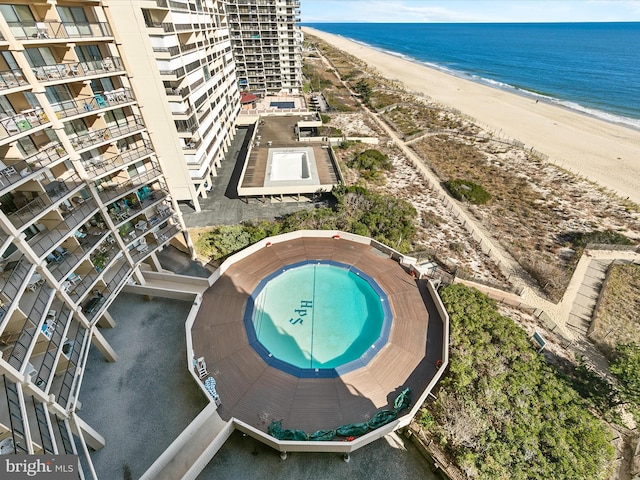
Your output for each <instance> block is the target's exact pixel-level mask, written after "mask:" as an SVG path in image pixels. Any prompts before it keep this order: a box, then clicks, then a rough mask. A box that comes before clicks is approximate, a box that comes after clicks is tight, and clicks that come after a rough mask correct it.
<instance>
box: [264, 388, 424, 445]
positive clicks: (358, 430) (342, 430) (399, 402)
mask: <svg viewBox="0 0 640 480" xmlns="http://www.w3.org/2000/svg"><path fill="white" fill-rule="evenodd" d="M409 405H411V389H410V388H405V389H404V390H403V391H402V392H401V393H400V395H398V396H397V397H396V399H395V400H394V402H393V410H381V411H379V412H378V413H376V414H375V415H374V416H373V418H371V420H369V421H368V422H367V423H349V424H347V425H341V426H340V427H338V428H336V429H335V430H318V431H317V432H313V433H312V434H309V435H307V433H305V432H303V431H302V430H289V429H286V428H282V420H277V421H273V422H271V425H269V428H268V429H267V432H268V433H269V435H271V436H272V437H275V438H277V439H278V440H311V441H316V442H317V441H323V442H327V441H330V440H333V439H334V438H335V437H336V436H338V437H344V438H350V437H359V436H360V435H364V434H365V433H367V432H368V431H369V430H375V429H376V428H380V427H382V426H383V425H386V424H387V423H390V422H392V421H393V420H395V419H396V418H397V417H398V414H399V413H400V411H401V410H404V409H405V408H407V407H408V406H409Z"/></svg>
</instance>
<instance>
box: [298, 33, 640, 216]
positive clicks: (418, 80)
mask: <svg viewBox="0 0 640 480" xmlns="http://www.w3.org/2000/svg"><path fill="white" fill-rule="evenodd" d="M303 31H304V32H305V33H309V34H312V35H315V36H317V37H318V38H321V39H322V40H324V41H326V42H328V43H330V44H332V45H333V46H335V47H336V48H339V49H340V50H343V51H345V52H347V53H350V54H351V55H354V56H356V57H357V58H359V59H361V60H362V61H364V62H366V63H367V64H369V65H370V66H371V67H374V68H375V69H376V70H377V71H378V72H379V73H380V74H382V75H384V76H385V77H387V78H389V79H393V80H397V81H399V82H401V83H402V84H404V85H405V87H406V88H407V90H409V91H415V92H420V93H422V94H424V95H427V96H429V97H430V98H431V99H433V100H434V101H436V102H439V103H441V104H443V105H446V106H448V107H452V108H455V109H457V110H459V111H461V112H462V113H464V114H466V115H469V116H471V117H474V118H475V119H477V120H478V122H479V125H480V126H482V127H485V128H488V129H489V130H491V131H494V132H496V133H497V132H500V133H501V134H502V135H505V136H508V137H511V138H514V139H517V140H520V141H521V142H523V143H525V145H526V147H527V148H530V147H533V148H535V149H536V150H538V151H539V152H542V153H544V154H546V155H548V156H549V161H550V162H553V163H555V164H557V165H559V166H562V167H563V168H566V169H568V170H570V171H572V172H573V173H576V174H579V175H582V176H584V177H586V178H588V179H590V180H592V181H594V182H596V183H598V184H599V185H601V186H603V187H606V188H608V189H610V190H612V191H614V192H615V193H617V194H618V195H620V196H621V197H623V198H627V197H629V199H630V200H632V201H634V202H636V203H638V204H640V131H638V130H635V129H633V128H627V127H624V126H621V125H617V124H613V123H608V122H605V121H603V120H599V119H596V118H593V117H590V116H588V115H585V114H581V113H579V112H575V111H572V110H570V109H568V108H564V107H561V106H557V105H553V104H550V103H547V102H542V101H540V102H536V101H535V100H534V99H532V98H528V97H526V96H521V95H518V94H515V93H511V92H507V91H504V90H500V89H497V88H492V87H489V86H486V85H482V84H479V83H475V82H472V81H469V80H465V79H462V78H458V77H455V76H453V75H448V74H446V73H444V72H441V71H439V70H436V69H434V68H430V67H427V66H424V65H421V64H418V63H414V62H411V61H408V60H404V59H402V58H399V57H396V56H393V55H390V54H386V53H383V52H380V51H378V50H375V49H373V48H368V47H365V46H363V45H361V44H359V43H356V42H353V41H350V40H347V39H345V38H343V37H340V36H337V35H332V34H329V33H325V32H321V31H319V30H316V29H312V28H308V27H303Z"/></svg>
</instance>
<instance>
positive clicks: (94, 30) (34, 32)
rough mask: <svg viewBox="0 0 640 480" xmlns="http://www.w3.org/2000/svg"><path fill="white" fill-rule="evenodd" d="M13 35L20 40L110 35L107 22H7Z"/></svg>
mask: <svg viewBox="0 0 640 480" xmlns="http://www.w3.org/2000/svg"><path fill="white" fill-rule="evenodd" d="M7 23H8V24H9V29H10V30H11V32H12V33H13V36H14V37H16V38H17V39H19V40H31V39H49V38H91V37H110V36H112V35H111V29H110V28H109V24H108V23H106V22H79V23H76V22H74V23H71V22H35V23H25V22H7Z"/></svg>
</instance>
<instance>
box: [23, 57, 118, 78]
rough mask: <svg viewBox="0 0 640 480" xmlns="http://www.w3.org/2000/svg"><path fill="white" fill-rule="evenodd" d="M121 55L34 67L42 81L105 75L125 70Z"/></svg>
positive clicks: (34, 71) (37, 76)
mask: <svg viewBox="0 0 640 480" xmlns="http://www.w3.org/2000/svg"><path fill="white" fill-rule="evenodd" d="M123 68H124V67H123V66H122V62H121V61H120V58H119V57H105V58H101V59H100V60H92V61H90V62H70V63H58V64H53V65H44V66H41V67H33V73H35V75H36V78H37V79H38V80H40V81H42V82H50V81H56V80H61V79H69V78H74V79H75V78H77V79H80V78H82V77H89V76H91V75H103V74H105V73H111V72H117V71H121V70H123Z"/></svg>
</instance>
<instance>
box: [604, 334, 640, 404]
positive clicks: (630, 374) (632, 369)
mask: <svg viewBox="0 0 640 480" xmlns="http://www.w3.org/2000/svg"><path fill="white" fill-rule="evenodd" d="M609 369H610V370H611V373H613V374H614V375H615V376H616V377H617V378H618V379H619V380H620V387H619V388H620V393H621V396H622V397H623V399H624V400H625V401H628V402H633V403H636V404H640V345H638V344H636V343H626V344H620V345H617V346H616V349H615V351H614V354H613V360H612V361H611V365H610V367H609Z"/></svg>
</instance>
